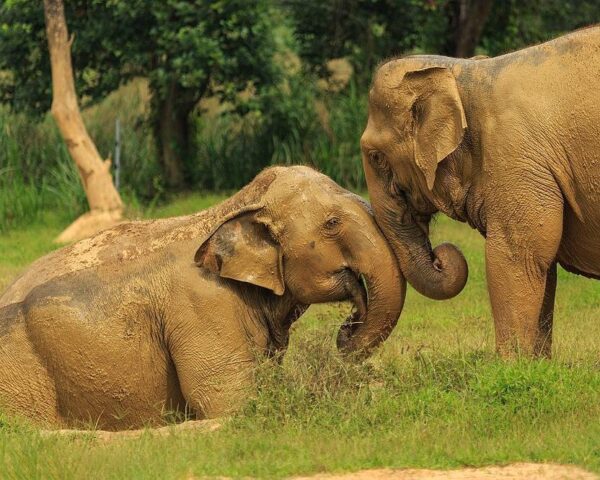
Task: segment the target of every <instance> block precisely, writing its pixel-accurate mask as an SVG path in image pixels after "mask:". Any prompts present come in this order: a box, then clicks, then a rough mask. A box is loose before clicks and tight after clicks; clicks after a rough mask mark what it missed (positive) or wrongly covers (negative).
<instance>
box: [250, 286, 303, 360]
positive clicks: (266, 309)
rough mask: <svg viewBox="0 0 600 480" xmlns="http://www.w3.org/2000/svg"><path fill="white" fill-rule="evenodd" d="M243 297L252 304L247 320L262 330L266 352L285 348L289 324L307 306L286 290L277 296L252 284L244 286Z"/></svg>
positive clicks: (270, 352)
mask: <svg viewBox="0 0 600 480" xmlns="http://www.w3.org/2000/svg"><path fill="white" fill-rule="evenodd" d="M243 298H244V302H245V304H246V305H254V308H253V309H252V311H251V312H250V315H249V319H248V320H247V321H249V322H251V323H252V325H253V326H254V327H258V328H260V329H261V330H262V331H263V333H264V335H265V337H266V340H267V341H266V349H267V353H269V354H273V353H275V352H277V351H279V350H281V349H285V347H287V344H288V337H289V329H290V327H291V325H292V324H293V323H294V322H295V321H296V320H297V319H298V318H299V317H300V316H301V315H302V314H303V313H304V311H305V310H306V309H307V308H308V306H307V305H301V304H299V303H298V302H297V301H296V300H295V299H294V298H293V296H292V295H291V294H290V293H289V292H288V291H286V292H285V293H284V294H283V295H281V296H278V295H275V294H274V293H271V292H268V291H266V290H265V289H262V288H260V287H254V286H248V287H247V288H246V291H245V292H244V295H243Z"/></svg>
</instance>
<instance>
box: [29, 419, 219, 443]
mask: <svg viewBox="0 0 600 480" xmlns="http://www.w3.org/2000/svg"><path fill="white" fill-rule="evenodd" d="M222 425H223V424H222V422H220V421H217V420H188V421H187V422H182V423H179V424H177V425H168V426H166V427H159V428H143V429H139V430H121V431H118V432H109V431H107V430H72V429H62V430H42V432H41V435H42V436H43V437H51V436H54V435H67V436H73V437H75V438H78V437H85V438H90V437H92V438H96V439H98V440H101V441H104V442H109V441H113V440H121V439H135V438H139V437H141V436H142V435H145V434H147V435H156V436H159V437H164V436H167V435H171V434H173V433H179V432H182V431H189V432H214V431H215V430H218V429H219V428H221V426H222Z"/></svg>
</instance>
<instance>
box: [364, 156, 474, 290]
mask: <svg viewBox="0 0 600 480" xmlns="http://www.w3.org/2000/svg"><path fill="white" fill-rule="evenodd" d="M363 165H364V168H365V175H366V178H367V185H368V188H369V194H370V196H371V200H372V204H373V210H374V212H375V218H376V219H377V223H378V224H379V226H380V227H381V230H382V231H383V234H384V235H385V237H386V238H387V240H388V242H389V243H390V246H391V248H392V250H393V251H394V254H395V256H396V258H397V259H398V263H399V264H400V268H401V269H402V273H403V274H404V276H405V277H406V280H408V282H409V283H410V284H411V285H412V286H413V287H414V288H415V290H417V291H418V292H419V293H421V294H423V295H425V296H426V297H429V298H433V299H434V300H445V299H448V298H452V297H454V296H456V295H458V294H459V293H460V292H461V291H462V289H463V287H464V286H465V283H466V282H467V278H468V267H467V262H466V260H465V257H464V256H463V254H462V253H461V251H460V250H459V249H458V248H456V247H455V246H454V245H452V244H450V243H442V244H441V245H438V246H437V247H436V248H435V249H432V248H431V243H430V242H429V238H428V236H427V228H426V227H424V226H421V225H419V224H417V223H416V222H414V221H412V222H402V221H401V217H402V215H401V212H403V211H404V210H405V206H404V205H400V204H398V200H396V199H395V198H394V197H393V196H392V195H391V194H390V193H389V192H387V191H386V190H385V188H384V187H383V186H382V185H381V182H380V181H379V179H378V178H377V177H376V175H375V173H374V172H373V170H372V167H371V166H370V165H369V162H367V161H363Z"/></svg>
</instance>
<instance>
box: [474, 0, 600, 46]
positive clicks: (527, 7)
mask: <svg viewBox="0 0 600 480" xmlns="http://www.w3.org/2000/svg"><path fill="white" fill-rule="evenodd" d="M599 22H600V2H598V1H596V0H570V1H563V0H527V1H525V2H523V1H518V0H507V1H503V2H496V3H495V4H494V8H493V10H492V14H491V15H490V18H489V20H488V22H487V24H486V27H485V29H484V32H483V35H482V39H481V47H480V48H481V52H482V53H486V54H488V55H490V56H493V55H499V54H502V53H506V52H509V51H513V50H518V49H519V48H523V47H526V46H528V45H534V44H536V43H540V42H544V41H547V40H550V39H552V38H554V37H557V36H559V35H561V34H563V33H565V32H569V31H571V30H576V29H578V28H582V27H586V26H589V25H594V24H596V23H599Z"/></svg>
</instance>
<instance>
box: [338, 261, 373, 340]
mask: <svg viewBox="0 0 600 480" xmlns="http://www.w3.org/2000/svg"><path fill="white" fill-rule="evenodd" d="M345 288H346V292H347V293H348V299H349V300H350V301H351V302H352V303H353V304H354V308H353V311H352V313H351V314H350V315H348V317H347V318H346V320H345V321H344V323H343V324H342V326H341V327H340V330H339V331H338V336H337V342H336V343H337V347H338V348H339V349H340V350H342V349H343V348H344V346H345V345H347V344H348V341H349V340H350V338H352V335H354V333H355V332H356V330H357V329H358V327H359V326H360V325H362V324H363V323H364V321H365V319H366V317H367V310H368V307H369V285H368V283H367V278H366V277H365V275H363V274H362V273H361V274H358V275H357V274H356V273H354V272H349V274H348V275H347V278H346V281H345Z"/></svg>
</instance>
